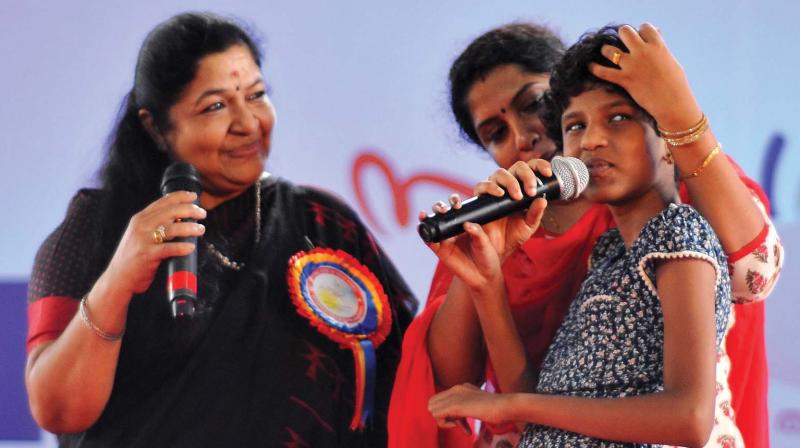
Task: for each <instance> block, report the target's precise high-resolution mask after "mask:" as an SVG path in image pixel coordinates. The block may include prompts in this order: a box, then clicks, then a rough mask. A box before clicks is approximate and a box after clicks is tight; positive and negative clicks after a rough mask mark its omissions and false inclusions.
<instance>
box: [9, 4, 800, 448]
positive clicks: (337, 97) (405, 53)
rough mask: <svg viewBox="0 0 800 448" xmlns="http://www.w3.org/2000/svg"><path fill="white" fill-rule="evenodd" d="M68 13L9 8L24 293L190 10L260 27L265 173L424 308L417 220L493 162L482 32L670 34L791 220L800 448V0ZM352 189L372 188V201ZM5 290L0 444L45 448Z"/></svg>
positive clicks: (776, 376) (789, 397)
mask: <svg viewBox="0 0 800 448" xmlns="http://www.w3.org/2000/svg"><path fill="white" fill-rule="evenodd" d="M53 3H54V4H51V3H50V2H43V1H30V2H25V3H24V4H23V3H22V2H19V3H18V2H11V1H10V0H0V61H2V63H1V66H2V70H0V126H1V128H0V130H2V132H0V148H1V149H0V150H1V151H2V153H1V154H2V155H0V191H2V192H3V194H2V195H0V210H2V213H3V216H4V218H5V219H3V224H2V229H1V230H2V231H0V250H2V255H1V256H0V284H2V283H5V284H7V285H17V286H18V285H19V284H20V283H24V282H25V280H26V279H27V276H28V275H29V271H30V268H31V265H32V262H33V256H34V254H35V251H36V248H37V247H38V245H39V244H40V242H41V241H42V240H43V239H44V237H45V236H46V235H47V234H48V233H49V232H50V231H51V230H52V229H53V228H54V227H55V226H56V225H57V224H58V223H59V222H60V220H61V219H62V217H63V214H64V211H65V209H66V205H67V203H68V201H69V198H70V197H71V196H72V194H73V193H74V191H75V190H76V189H78V188H79V187H81V186H86V185H91V183H92V182H93V174H94V172H95V170H96V168H97V166H98V163H99V161H100V158H101V154H102V147H103V144H104V141H105V138H106V136H107V135H108V133H109V131H110V129H111V125H112V123H113V119H114V117H115V115H116V111H117V109H118V107H119V105H120V101H121V99H122V96H123V95H124V94H125V93H126V92H127V91H128V90H129V89H130V87H131V84H132V78H133V65H134V63H135V58H136V52H137V50H138V48H139V45H140V44H141V41H142V39H143V38H144V36H145V34H146V33H147V32H148V31H149V30H150V29H151V28H152V27H153V26H155V25H156V24H157V23H159V22H160V21H162V20H164V19H166V18H167V17H169V16H171V15H173V14H175V13H177V12H182V11H185V10H211V11H215V12H220V13H223V14H228V15H234V16H236V17H240V18H242V19H244V20H245V21H247V22H249V23H251V24H252V25H253V26H254V27H255V28H256V29H258V30H259V31H260V32H261V35H262V37H263V38H264V40H265V42H264V43H265V45H264V47H265V53H266V60H265V64H264V74H265V77H266V79H267V81H268V83H269V84H270V86H271V88H272V99H273V102H274V104H275V107H276V109H277V113H278V123H277V126H276V128H275V133H274V138H273V146H272V153H271V156H270V159H269V161H268V168H269V170H270V171H271V172H273V173H275V174H278V175H281V176H283V177H286V178H288V179H290V180H293V181H295V182H298V183H308V184H313V185H317V186H321V187H324V188H326V189H329V190H331V191H333V192H335V193H337V194H339V195H341V196H342V197H344V198H345V200H347V201H348V202H349V203H350V204H351V205H353V207H354V208H356V209H357V210H358V211H359V212H360V213H361V214H362V216H363V217H365V219H366V220H367V222H368V224H369V225H370V227H371V228H372V229H373V230H374V231H375V234H376V237H377V238H378V240H379V241H380V242H381V244H382V245H383V246H384V248H385V249H386V251H387V252H388V253H389V254H390V255H391V256H392V258H393V259H394V260H395V262H396V264H397V265H398V267H399V269H400V270H401V272H402V273H403V274H404V276H405V278H406V280H407V281H408V283H409V284H410V285H411V286H412V287H413V289H414V291H415V292H416V293H417V295H418V297H419V298H420V299H421V300H422V299H424V297H425V295H426V291H427V288H428V282H429V280H430V276H431V273H432V270H433V266H434V257H433V256H432V255H431V254H430V253H429V252H428V251H427V249H426V248H425V247H424V246H423V245H422V244H421V242H419V239H418V237H417V236H416V232H415V225H414V224H415V221H416V213H417V211H418V210H420V209H423V208H428V206H429V204H430V203H432V202H433V201H434V200H436V199H440V198H443V197H445V196H446V194H448V193H449V192H450V191H451V190H452V186H451V185H450V184H447V182H460V183H462V184H468V185H471V184H472V183H473V182H474V181H475V180H476V179H479V178H482V177H485V176H486V175H487V174H488V173H489V172H491V170H492V169H493V165H492V164H491V163H490V161H489V160H488V159H487V158H486V157H484V156H483V155H481V153H480V152H479V151H478V150H476V149H474V148H472V147H471V146H469V145H468V144H466V143H464V142H463V141H462V140H461V139H460V137H459V135H458V132H457V128H456V125H455V124H454V122H453V120H452V119H451V116H450V113H449V109H448V105H447V93H446V83H445V80H446V76H447V70H448V68H449V65H450V63H451V62H452V60H453V59H454V57H455V56H456V55H457V54H458V53H459V52H460V50H462V49H463V48H464V47H465V46H466V45H467V44H468V43H469V41H470V40H471V39H472V38H474V37H476V36H477V35H479V34H481V33H482V32H483V31H485V30H487V29H489V28H491V27H494V26H496V25H499V24H502V23H505V22H508V21H511V20H534V21H540V22H545V23H548V24H551V25H552V26H553V27H554V28H556V29H558V30H560V31H561V34H562V36H563V38H564V39H565V41H567V42H568V43H569V42H573V41H574V40H575V39H576V38H577V37H578V36H579V35H580V33H581V32H583V31H584V30H586V29H589V28H596V27H598V26H601V25H604V24H606V23H609V22H626V23H631V24H634V25H638V24H639V23H641V22H643V21H650V22H653V23H655V24H656V25H657V26H659V27H660V28H661V29H662V32H663V34H664V35H665V38H666V40H667V42H668V44H669V45H670V47H671V49H672V50H673V52H674V53H675V54H676V55H677V56H678V58H679V59H680V60H681V62H682V63H683V65H684V67H685V69H686V71H687V72H688V74H689V78H690V80H691V81H692V85H693V87H694V88H695V91H696V93H697V95H698V97H699V100H700V103H701V105H702V107H703V109H704V110H705V112H706V114H707V115H708V116H709V118H710V120H711V123H712V125H713V126H714V130H715V133H716V134H717V135H718V136H719V138H720V139H721V140H722V141H723V142H724V143H725V148H726V150H727V151H728V152H729V153H730V154H732V155H733V156H734V157H735V158H736V160H737V161H738V162H739V163H740V164H741V165H742V166H743V168H744V169H745V170H746V171H747V172H748V174H750V175H751V176H752V177H754V178H755V179H756V180H758V181H760V182H762V184H764V186H765V188H766V189H767V190H768V191H769V192H770V194H771V197H772V200H773V205H774V208H775V210H776V211H777V216H776V218H775V219H776V222H777V223H778V226H779V231H780V233H781V236H782V238H783V241H784V244H785V246H786V253H787V257H786V266H785V268H784V269H785V270H784V273H783V277H782V279H781V281H780V282H779V284H778V287H777V290H776V291H775V293H773V295H772V296H771V297H770V298H769V303H768V306H767V310H768V312H767V313H768V316H767V318H768V321H767V333H768V349H769V357H770V368H771V394H770V400H771V402H770V406H771V419H772V440H773V446H778V447H783V446H785V447H790V446H800V361H798V360H797V357H796V353H797V350H796V349H794V348H793V344H792V343H791V341H792V340H793V339H794V332H793V331H792V330H793V329H794V328H793V327H794V320H795V319H796V318H797V316H800V305H798V300H797V299H796V298H795V297H794V296H795V295H796V293H793V291H795V290H797V288H798V287H799V286H800V280H798V278H800V266H798V264H797V263H796V262H795V259H794V253H795V252H796V251H798V250H800V223H798V220H799V218H800V201H799V199H798V194H797V193H798V179H799V178H800V175H799V174H798V169H797V167H798V166H800V164H798V161H799V160H798V159H800V155H798V153H797V149H798V146H797V140H798V137H800V130H799V129H798V127H797V125H796V124H795V123H796V121H797V115H798V111H800V109H798V100H800V94H798V93H797V83H798V80H800V76H798V75H800V73H798V72H800V70H798V69H799V68H800V62H798V56H800V52H798V50H797V42H796V37H795V36H796V35H797V33H796V27H797V25H796V22H797V19H798V18H800V6H797V5H796V4H794V3H791V2H779V1H778V0H767V1H759V2H756V1H754V0H739V1H733V2H725V3H724V4H723V3H719V2H713V3H712V2H707V3H702V4H698V2H695V1H688V0H679V1H673V2H669V3H668V4H666V3H663V2H657V3H656V2H633V1H631V2H623V1H606V2H590V3H583V2H576V1H559V2H549V3H546V2H541V1H539V2H533V1H516V2H510V1H509V2H502V1H493V2H488V1H483V2H472V1H470V2H465V1H455V0H445V1H439V2H422V1H418V2H414V1H407V2H391V4H385V5H378V4H376V2H369V1H351V2H322V1H318V2H291V1H265V2H247V1H243V0H229V1H228V2H226V5H227V6H226V7H225V9H224V10H221V9H220V8H219V6H218V5H217V4H215V3H214V2H208V1H192V2H185V1H176V0H165V1H161V2H158V4H156V3H155V2H154V3H153V4H150V5H142V4H140V3H141V2H136V3H131V2H120V1H108V2H81V1H73V2H53ZM133 5H136V9H135V10H132V9H131V8H132V7H133ZM770 148H771V149H770ZM356 167H361V169H360V170H359V169H356ZM356 184H359V185H361V186H362V187H363V189H364V190H365V191H366V192H367V194H366V199H365V201H363V202H360V201H359V200H358V198H357V197H356V194H355V185H356ZM370 217H372V218H374V219H370ZM9 288H11V286H9V287H7V288H6V289H0V293H3V296H2V297H0V306H5V307H6V309H4V310H0V312H1V313H5V316H4V319H6V320H7V321H8V322H9V325H11V326H13V327H14V328H19V329H20V330H19V331H17V333H14V334H13V335H9V336H6V334H5V333H3V332H0V344H2V347H3V348H2V352H3V353H5V354H4V355H3V356H5V357H0V361H2V362H4V363H5V365H6V367H4V368H3V369H5V370H2V369H0V375H5V376H0V382H5V383H7V384H8V386H6V387H7V389H0V392H2V394H6V395H5V396H4V395H2V394H0V401H1V402H3V403H4V404H3V405H0V407H2V410H0V446H45V445H47V444H49V443H52V441H51V440H50V439H47V438H45V439H42V440H38V441H37V440H36V439H39V435H38V433H37V434H36V435H34V436H29V435H24V434H23V432H20V431H17V430H16V429H14V428H17V427H19V426H18V425H15V426H14V428H7V429H6V430H5V432H4V429H3V423H2V421H4V420H7V421H11V420H9V419H11V417H14V418H17V417H19V414H20V413H23V414H24V413H25V412H27V411H26V408H24V394H21V393H20V392H19V390H20V388H21V387H22V382H21V377H22V370H23V364H22V359H23V357H24V351H23V347H22V341H21V339H20V336H19V334H18V333H19V332H24V324H25V319H26V317H25V314H24V295H21V294H19V293H18V291H19V288H18V287H17V289H13V288H12V289H9ZM9 291H17V292H16V293H12V292H9ZM23 292H24V291H23ZM20 300H22V301H23V302H22V303H21V304H20V303H19V301H20ZM12 309H13V310H14V311H8V312H7V313H6V310H12ZM3 322H5V321H3ZM15 331H16V330H15ZM8 403H11V404H8ZM20 403H22V404H20ZM23 418H28V419H29V417H26V416H24V415H23ZM31 439H33V440H31ZM23 440H29V441H27V442H26V441H23Z"/></svg>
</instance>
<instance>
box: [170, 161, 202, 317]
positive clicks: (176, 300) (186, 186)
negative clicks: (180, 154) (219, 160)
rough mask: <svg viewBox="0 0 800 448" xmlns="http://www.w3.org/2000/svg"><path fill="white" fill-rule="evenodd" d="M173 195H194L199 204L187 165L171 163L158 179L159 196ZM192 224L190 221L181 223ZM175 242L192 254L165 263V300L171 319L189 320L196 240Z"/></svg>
mask: <svg viewBox="0 0 800 448" xmlns="http://www.w3.org/2000/svg"><path fill="white" fill-rule="evenodd" d="M173 191H193V192H195V193H197V199H195V201H194V203H195V205H197V204H199V202H200V192H202V188H201V186H200V177H199V176H198V175H197V170H196V169H195V168H194V167H193V166H192V165H191V164H188V163H184V162H175V163H173V164H172V165H170V166H168V167H167V169H166V171H164V177H163V178H162V179H161V194H162V195H165V194H167V193H172V192H173ZM182 221H184V222H194V220H193V219H183V220H182ZM172 241H175V242H187V243H193V244H195V250H193V251H192V253H190V254H189V255H185V256H183V257H172V258H170V259H168V260H167V299H169V304H170V309H171V310H172V317H174V318H179V317H192V316H193V315H194V308H195V302H196V301H197V237H194V236H192V237H182V238H174V239H172Z"/></svg>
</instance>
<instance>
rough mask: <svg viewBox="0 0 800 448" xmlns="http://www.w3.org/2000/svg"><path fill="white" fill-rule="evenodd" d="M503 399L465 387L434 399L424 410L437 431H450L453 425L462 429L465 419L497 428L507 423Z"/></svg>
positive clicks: (444, 393) (456, 388)
mask: <svg viewBox="0 0 800 448" xmlns="http://www.w3.org/2000/svg"><path fill="white" fill-rule="evenodd" d="M507 397H508V395H503V394H493V393H489V392H486V391H483V390H481V389H479V388H477V387H476V386H474V385H472V384H469V383H467V384H462V385H459V386H454V387H451V388H450V389H448V390H446V391H444V392H440V393H438V394H436V395H434V396H433V397H432V398H431V399H430V401H429V402H428V410H429V411H430V412H431V414H432V415H433V418H434V419H436V423H437V424H438V425H439V427H441V428H453V427H455V426H457V425H459V426H461V427H462V428H464V427H465V426H466V425H465V424H464V419H465V418H466V417H469V418H475V419H478V420H480V421H481V422H484V423H489V424H498V423H502V422H504V421H506V420H507V419H506V418H505V411H506V409H507V407H508V405H507ZM466 427H468V426H466ZM465 430H466V429H465ZM467 433H468V434H469V431H468V432H467Z"/></svg>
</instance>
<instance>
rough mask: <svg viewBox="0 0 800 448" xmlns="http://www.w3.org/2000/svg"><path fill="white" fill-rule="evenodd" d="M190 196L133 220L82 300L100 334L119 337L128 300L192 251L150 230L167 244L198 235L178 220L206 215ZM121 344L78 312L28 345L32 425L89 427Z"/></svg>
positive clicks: (106, 392)
mask: <svg viewBox="0 0 800 448" xmlns="http://www.w3.org/2000/svg"><path fill="white" fill-rule="evenodd" d="M195 199H196V195H195V194H194V193H187V192H176V193H172V194H170V195H167V196H164V197H163V198H160V199H158V200H157V201H155V202H153V203H152V204H150V205H149V206H148V207H147V208H145V209H144V210H143V211H141V212H139V213H137V214H136V215H134V216H133V218H131V221H130V223H129V224H128V228H127V229H126V230H125V233H124V235H123V236H122V239H121V241H120V243H119V246H118V247H117V250H116V252H115V253H114V256H113V257H112V258H111V261H110V262H109V265H108V267H107V268H106V270H105V271H104V272H103V273H102V274H101V275H100V277H99V279H98V280H97V281H96V282H95V284H94V286H93V287H92V289H91V291H89V293H88V294H87V296H86V301H85V305H86V308H87V311H88V315H89V318H90V320H91V321H92V323H93V324H94V325H95V326H96V327H97V328H99V329H100V330H101V331H103V332H105V333H107V334H112V335H118V334H122V332H123V331H124V329H125V321H126V318H127V311H128V304H129V303H130V300H131V298H132V297H133V295H134V294H138V293H141V292H144V291H145V290H147V288H148V287H149V286H150V283H151V282H152V280H153V276H154V275H155V272H156V270H157V269H158V266H159V264H160V263H161V261H162V260H164V259H166V258H170V257H175V256H183V255H187V254H189V253H190V252H192V251H193V250H194V244H191V243H178V242H166V243H163V244H157V243H155V242H154V239H153V231H154V229H156V228H157V227H158V226H159V225H165V226H166V236H167V239H168V240H169V239H172V238H175V237H184V236H201V235H202V234H203V232H204V228H203V226H202V225H200V224H195V223H191V222H178V223H175V220H176V219H178V218H184V219H185V218H192V219H195V220H199V219H203V218H205V215H206V212H205V211H204V210H203V209H201V208H199V207H197V206H195V205H194V204H193V203H192V202H193V201H194V200H195ZM170 223H171V224H170ZM66 259H74V262H77V263H80V262H83V260H81V259H79V258H78V259H75V257H66ZM120 346H121V342H120V340H116V341H108V340H105V339H103V338H101V336H100V335H99V334H95V332H94V330H92V329H91V328H89V325H87V324H86V323H85V322H83V320H82V318H81V316H80V315H78V314H76V315H75V316H74V317H73V318H72V320H71V321H70V322H69V324H68V325H67V327H66V328H65V329H64V331H63V332H62V333H61V334H60V335H59V336H58V338H56V339H55V340H54V341H49V342H43V343H40V344H39V345H37V346H35V347H33V349H32V350H31V352H30V354H29V355H28V361H27V365H26V369H25V385H26V387H27V390H28V401H29V404H30V407H31V413H32V414H33V417H34V419H35V420H36V422H37V423H38V424H39V425H40V426H41V427H42V428H44V429H46V430H48V431H51V432H55V433H66V432H79V431H83V430H85V429H87V428H88V427H90V426H91V425H92V424H93V423H94V422H95V421H96V420H97V419H98V418H99V417H100V414H101V413H102V411H103V409H104V408H105V406H106V403H107V402H108V398H109V397H110V395H111V389H112V388H113V385H114V374H115V371H116V366H117V361H118V358H119V351H120Z"/></svg>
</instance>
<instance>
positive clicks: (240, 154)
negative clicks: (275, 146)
mask: <svg viewBox="0 0 800 448" xmlns="http://www.w3.org/2000/svg"><path fill="white" fill-rule="evenodd" d="M258 154H261V140H256V141H254V142H253V143H250V144H248V145H243V146H239V147H238V148H234V149H231V150H228V151H225V155H226V156H228V157H233V158H248V157H253V156H254V155H258Z"/></svg>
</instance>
